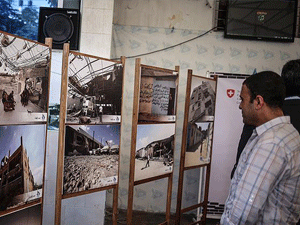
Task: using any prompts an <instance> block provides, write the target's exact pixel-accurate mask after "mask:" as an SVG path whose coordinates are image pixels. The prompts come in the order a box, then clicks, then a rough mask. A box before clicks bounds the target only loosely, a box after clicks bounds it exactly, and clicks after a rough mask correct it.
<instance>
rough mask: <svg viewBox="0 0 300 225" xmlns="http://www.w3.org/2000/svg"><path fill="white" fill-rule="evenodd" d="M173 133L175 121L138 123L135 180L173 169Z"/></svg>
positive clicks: (169, 171)
mask: <svg viewBox="0 0 300 225" xmlns="http://www.w3.org/2000/svg"><path fill="white" fill-rule="evenodd" d="M174 135H175V123H168V124H167V123H165V124H147V125H146V124H143V125H142V124H140V125H138V127H137V138H136V154H135V177H134V180H135V181H137V180H142V179H147V178H151V177H156V176H159V175H162V174H166V173H171V172H172V171H173V155H174Z"/></svg>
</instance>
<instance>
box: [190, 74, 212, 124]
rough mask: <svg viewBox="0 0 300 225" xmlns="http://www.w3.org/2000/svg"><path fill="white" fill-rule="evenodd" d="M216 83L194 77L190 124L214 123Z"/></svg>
mask: <svg viewBox="0 0 300 225" xmlns="http://www.w3.org/2000/svg"><path fill="white" fill-rule="evenodd" d="M215 102H216V81H215V80H212V79H209V78H204V77H197V76H192V82H191V95H190V105H189V117H188V122H200V121H213V119H214V112H215Z"/></svg>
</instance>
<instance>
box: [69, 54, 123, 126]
mask: <svg viewBox="0 0 300 225" xmlns="http://www.w3.org/2000/svg"><path fill="white" fill-rule="evenodd" d="M122 86H123V66H122V64H120V63H116V62H113V61H105V60H102V59H98V58H94V57H88V56H82V55H76V54H75V53H74V54H73V53H71V54H70V56H69V71H68V99H67V121H66V122H67V123H72V124H76V123H77V124H99V123H100V124H101V123H111V122H117V123H118V122H120V120H121V102H122Z"/></svg>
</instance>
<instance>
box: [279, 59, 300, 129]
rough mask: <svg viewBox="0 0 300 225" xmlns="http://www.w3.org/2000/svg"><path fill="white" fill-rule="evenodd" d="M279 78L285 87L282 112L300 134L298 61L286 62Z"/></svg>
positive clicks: (299, 60)
mask: <svg viewBox="0 0 300 225" xmlns="http://www.w3.org/2000/svg"><path fill="white" fill-rule="evenodd" d="M281 77H282V78H283V81H284V85H285V87H286V98H285V101H284V103H283V111H284V113H285V114H286V115H289V116H290V117H291V123H292V124H293V125H294V127H295V128H296V129H297V130H298V132H299V133H300V59H297V60H291V61H288V62H287V63H286V64H285V65H284V66H283V68H282V72H281Z"/></svg>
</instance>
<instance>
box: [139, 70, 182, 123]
mask: <svg viewBox="0 0 300 225" xmlns="http://www.w3.org/2000/svg"><path fill="white" fill-rule="evenodd" d="M177 78H178V75H177V72H175V71H161V70H155V69H152V68H144V67H142V69H141V87H140V98H139V121H140V122H143V121H144V122H149V121H153V122H175V119H176V116H175V114H176V112H175V111H176V102H177V99H176V98H177V87H178V79H177Z"/></svg>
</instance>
